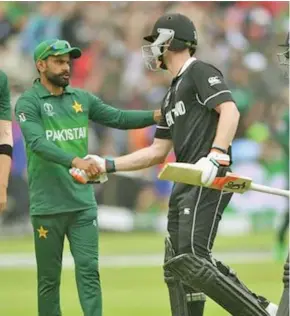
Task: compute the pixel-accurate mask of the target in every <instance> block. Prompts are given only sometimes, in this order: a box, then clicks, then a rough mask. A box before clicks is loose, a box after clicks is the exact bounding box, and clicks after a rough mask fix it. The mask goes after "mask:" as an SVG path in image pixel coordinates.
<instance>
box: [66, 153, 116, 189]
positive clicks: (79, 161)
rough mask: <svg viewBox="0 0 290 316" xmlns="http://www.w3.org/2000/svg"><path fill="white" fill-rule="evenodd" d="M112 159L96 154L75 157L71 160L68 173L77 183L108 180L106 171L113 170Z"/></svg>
mask: <svg viewBox="0 0 290 316" xmlns="http://www.w3.org/2000/svg"><path fill="white" fill-rule="evenodd" d="M114 171H115V165H114V161H113V160H109V159H105V158H102V157H100V156H97V155H87V156H85V157H84V158H79V157H76V158H75V159H74V160H73V161H72V168H71V169H69V173H70V175H71V176H72V177H73V178H74V179H75V180H76V181H77V182H79V183H82V184H87V183H104V182H106V181H108V176H107V173H110V172H114Z"/></svg>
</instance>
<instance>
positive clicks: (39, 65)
mask: <svg viewBox="0 0 290 316" xmlns="http://www.w3.org/2000/svg"><path fill="white" fill-rule="evenodd" d="M36 68H37V70H38V72H40V73H42V72H44V71H45V70H46V61H45V60H38V61H37V62H36Z"/></svg>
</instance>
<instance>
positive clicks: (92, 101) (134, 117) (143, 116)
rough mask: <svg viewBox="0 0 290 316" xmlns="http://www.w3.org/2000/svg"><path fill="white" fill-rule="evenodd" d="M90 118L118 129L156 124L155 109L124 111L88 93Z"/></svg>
mask: <svg viewBox="0 0 290 316" xmlns="http://www.w3.org/2000/svg"><path fill="white" fill-rule="evenodd" d="M88 97H89V105H90V113H89V118H90V119H91V120H93V121H94V122H98V123H100V124H102V125H105V126H109V127H113V128H118V129H124V130H125V129H138V128H143V127H147V126H151V125H155V124H156V122H155V121H154V111H134V110H132V111H131V110H128V111H122V110H119V109H116V108H115V107H112V106H110V105H107V104H105V103H104V102H103V101H102V100H101V99H100V98H98V97H96V96H94V95H92V94H88Z"/></svg>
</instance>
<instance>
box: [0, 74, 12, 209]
mask: <svg viewBox="0 0 290 316" xmlns="http://www.w3.org/2000/svg"><path fill="white" fill-rule="evenodd" d="M12 146H13V137H12V125H11V106H10V92H9V84H8V79H7V76H6V74H5V73H4V72H3V71H0V214H1V212H2V211H4V210H5V209H6V205H7V186H8V178H9V173H10V168H11V159H12Z"/></svg>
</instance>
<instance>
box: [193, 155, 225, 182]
mask: <svg viewBox="0 0 290 316" xmlns="http://www.w3.org/2000/svg"><path fill="white" fill-rule="evenodd" d="M229 164H230V157H229V155H227V154H221V153H218V152H215V151H212V152H210V153H209V154H208V155H207V157H202V158H201V159H199V161H198V162H197V163H196V164H195V166H196V167H197V168H198V169H199V170H201V182H202V184H203V185H204V186H206V187H208V186H210V185H211V184H212V183H213V181H214V179H215V178H216V176H217V173H218V168H219V167H220V166H221V165H223V166H228V165H229Z"/></svg>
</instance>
